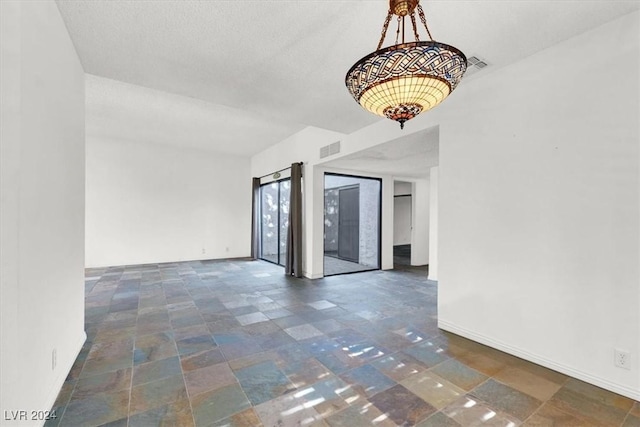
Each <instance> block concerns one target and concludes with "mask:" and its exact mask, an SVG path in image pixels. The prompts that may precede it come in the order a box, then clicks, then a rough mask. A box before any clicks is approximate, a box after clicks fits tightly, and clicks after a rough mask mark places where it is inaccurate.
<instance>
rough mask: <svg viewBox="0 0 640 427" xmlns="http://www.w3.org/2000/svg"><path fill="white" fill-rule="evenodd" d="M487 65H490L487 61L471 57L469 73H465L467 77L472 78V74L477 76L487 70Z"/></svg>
mask: <svg viewBox="0 0 640 427" xmlns="http://www.w3.org/2000/svg"><path fill="white" fill-rule="evenodd" d="M487 65H489V64H488V63H487V61H485V60H483V59H481V58H479V57H477V56H475V55H474V56H470V57H469V58H467V72H466V73H465V75H467V76H470V75H472V74H475V73H477V72H478V71H480V70H482V69H483V68H485V67H486V66H487Z"/></svg>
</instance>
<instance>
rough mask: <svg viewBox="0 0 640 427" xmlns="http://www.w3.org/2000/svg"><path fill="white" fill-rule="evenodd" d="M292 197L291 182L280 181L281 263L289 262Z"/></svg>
mask: <svg viewBox="0 0 640 427" xmlns="http://www.w3.org/2000/svg"><path fill="white" fill-rule="evenodd" d="M290 196H291V181H290V180H286V181H280V261H279V262H278V264H280V265H283V266H284V265H285V264H286V262H287V235H288V233H289V197H290Z"/></svg>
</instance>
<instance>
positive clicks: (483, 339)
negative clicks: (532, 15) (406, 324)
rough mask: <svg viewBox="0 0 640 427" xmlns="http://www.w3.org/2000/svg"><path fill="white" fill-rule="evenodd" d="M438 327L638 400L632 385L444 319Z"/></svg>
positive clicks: (637, 394)
mask: <svg viewBox="0 0 640 427" xmlns="http://www.w3.org/2000/svg"><path fill="white" fill-rule="evenodd" d="M438 328H440V329H443V330H445V331H448V332H452V333H454V334H456V335H460V336H462V337H465V338H468V339H470V340H473V341H476V342H479V343H481V344H485V345H488V346H489V347H493V348H495V349H497V350H500V351H504V352H505V353H509V354H512V355H514V356H517V357H519V358H521V359H525V360H528V361H530V362H533V363H536V364H538V365H541V366H544V367H546V368H549V369H553V370H554V371H558V372H561V373H563V374H565V375H569V376H570V377H574V378H577V379H579V380H582V381H584V382H587V383H589V384H593V385H595V386H598V387H602V388H604V389H606V390H609V391H612V392H614V393H618V394H621V395H623V396H626V397H628V398H630V399H633V400H637V401H640V390H636V389H633V388H632V387H627V386H623V385H620V384H616V383H613V382H611V381H609V380H607V379H604V378H600V377H597V376H594V375H592V374H590V373H588V372H583V371H579V370H577V369H575V368H573V367H571V366H566V365H563V364H560V363H557V362H554V361H553V360H550V359H547V358H545V357H541V356H539V355H537V354H534V353H531V352H528V351H526V350H522V349H520V348H517V347H513V346H511V345H508V344H505V343H503V342H500V341H497V340H495V339H493V338H489V337H487V336H484V335H482V334H478V333H476V332H473V331H470V330H468V329H465V328H461V327H458V326H456V325H454V324H453V323H449V322H447V321H445V320H441V319H439V320H438Z"/></svg>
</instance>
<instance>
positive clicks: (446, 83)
mask: <svg viewBox="0 0 640 427" xmlns="http://www.w3.org/2000/svg"><path fill="white" fill-rule="evenodd" d="M416 11H417V14H418V17H419V18H420V20H421V21H422V24H423V25H424V27H425V29H426V30H427V35H428V36H429V41H420V36H419V35H418V28H417V25H416ZM394 15H395V16H397V22H398V29H397V31H396V43H395V44H394V45H393V46H389V47H385V48H382V49H381V47H382V43H383V42H384V39H385V36H386V34H387V28H388V27H389V23H390V22H391V18H392V17H393V16H394ZM407 17H409V18H410V19H411V25H412V27H413V35H414V37H415V41H414V42H408V43H405V39H404V33H405V28H404V27H405V19H406V18H407ZM466 70H467V58H466V57H465V55H464V54H463V53H462V52H461V51H460V50H458V49H457V48H455V47H453V46H450V45H447V44H444V43H440V42H436V41H434V40H433V38H432V37H431V32H430V31H429V27H427V20H426V18H425V16H424V11H423V10H422V6H420V0H389V12H388V14H387V18H386V19H385V21H384V24H383V27H382V36H381V37H380V42H379V43H378V48H377V49H376V51H375V52H373V53H370V54H369V55H367V56H365V57H364V58H362V59H361V60H359V61H358V62H356V63H355V65H354V66H353V67H351V69H350V70H349V72H348V73H347V76H346V78H345V83H346V85H347V89H348V90H349V93H351V96H353V98H354V99H355V100H356V102H357V103H358V104H360V105H361V106H362V108H364V109H365V110H367V111H370V112H372V113H373V114H377V115H378V116H383V117H387V118H389V119H391V120H395V121H397V122H399V123H400V128H401V129H402V128H404V122H406V121H407V120H411V119H412V118H414V117H415V116H417V115H418V114H420V113H421V112H423V111H427V110H430V109H431V108H433V107H435V106H436V105H438V104H439V103H441V102H442V101H443V100H444V99H445V98H446V97H447V96H448V95H449V94H450V93H451V92H452V91H453V90H454V89H455V88H456V86H457V85H458V83H459V82H460V79H461V78H462V76H463V74H464V72H465V71H466Z"/></svg>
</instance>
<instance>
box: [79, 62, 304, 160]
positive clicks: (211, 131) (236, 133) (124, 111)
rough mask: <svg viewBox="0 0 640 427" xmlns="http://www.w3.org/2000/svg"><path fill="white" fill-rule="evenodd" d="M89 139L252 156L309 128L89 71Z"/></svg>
mask: <svg viewBox="0 0 640 427" xmlns="http://www.w3.org/2000/svg"><path fill="white" fill-rule="evenodd" d="M85 95H86V107H87V110H86V134H87V137H88V138H105V139H119V140H127V141H138V142H147V143H157V144H163V145H171V146H178V147H184V148H192V149H199V150H207V151H215V152H220V153H226V154H233V155H238V156H252V155H254V154H256V153H259V152H260V151H263V150H264V149H266V148H268V147H270V146H271V145H274V144H276V143H278V142H280V141H282V140H283V139H285V138H287V137H288V136H290V135H291V134H292V133H295V132H298V131H300V130H302V129H303V128H304V126H301V125H287V124H284V123H280V122H274V121H272V120H268V119H267V118H264V117H260V116H259V115H258V114H255V113H251V112H248V111H243V110H240V109H237V108H230V107H225V106H222V105H219V104H212V103H209V102H205V101H202V100H197V99H193V98H188V97H185V96H181V95H174V94H171V93H167V92H163V91H159V90H155V89H149V88H145V87H141V86H136V85H131V84H128V83H123V82H119V81H115V80H110V79H105V78H103V77H97V76H92V75H90V74H87V75H86V94H85Z"/></svg>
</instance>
